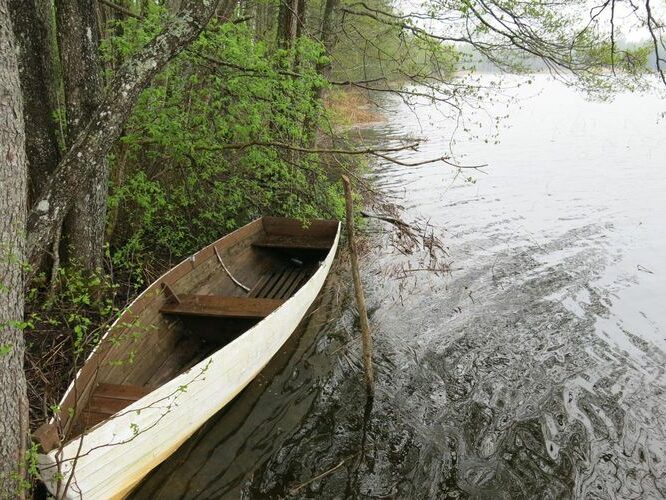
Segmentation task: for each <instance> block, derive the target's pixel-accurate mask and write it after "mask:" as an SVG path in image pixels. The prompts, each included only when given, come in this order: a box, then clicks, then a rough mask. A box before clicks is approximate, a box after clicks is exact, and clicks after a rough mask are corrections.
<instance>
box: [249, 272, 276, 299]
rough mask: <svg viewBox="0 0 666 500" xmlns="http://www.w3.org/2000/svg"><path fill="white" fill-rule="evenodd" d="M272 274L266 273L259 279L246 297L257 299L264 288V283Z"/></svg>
mask: <svg viewBox="0 0 666 500" xmlns="http://www.w3.org/2000/svg"><path fill="white" fill-rule="evenodd" d="M272 275H273V273H266V274H264V275H263V276H262V277H261V278H259V281H257V283H256V284H255V285H254V286H253V287H252V290H250V292H249V293H248V294H247V296H248V297H258V296H259V293H260V292H261V290H262V289H263V288H264V286H266V283H267V282H268V280H269V279H270V278H271V276H272Z"/></svg>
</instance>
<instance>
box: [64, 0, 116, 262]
mask: <svg viewBox="0 0 666 500" xmlns="http://www.w3.org/2000/svg"><path fill="white" fill-rule="evenodd" d="M56 19H57V25H58V41H59V42H60V59H61V63H62V69H63V85H64V90H65V106H66V109H67V146H68V147H69V146H71V145H72V143H73V142H74V140H75V139H76V138H77V137H78V135H79V134H80V133H81V131H82V130H83V129H84V128H85V125H86V124H87V123H88V121H89V120H90V119H91V118H92V117H93V114H94V112H95V111H96V110H97V107H98V106H99V105H100V103H101V101H102V97H103V90H104V83H103V80H102V67H101V65H100V61H99V40H100V36H99V31H98V26H97V13H96V11H95V2H94V1H93V0H57V1H56ZM108 179H109V164H108V161H107V159H106V158H101V159H100V161H99V163H98V168H97V169H95V170H92V171H90V172H88V175H87V177H86V178H85V179H83V182H82V183H81V189H80V191H79V192H78V193H75V198H74V202H73V205H72V208H71V210H70V212H69V214H68V215H67V218H66V219H65V225H64V231H63V239H64V248H65V255H66V259H67V260H68V261H72V260H75V261H77V262H79V263H80V264H82V265H83V267H84V268H85V269H87V270H89V271H92V270H94V269H96V268H100V267H101V266H102V256H103V248H104V224H105V222H106V205H107V193H108Z"/></svg>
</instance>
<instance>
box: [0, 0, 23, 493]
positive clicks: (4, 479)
mask: <svg viewBox="0 0 666 500" xmlns="http://www.w3.org/2000/svg"><path fill="white" fill-rule="evenodd" d="M26 191H27V167H26V154H25V129H24V123H23V102H22V98H21V88H20V83H19V69H18V63H17V60H16V43H15V39H14V34H13V31H12V23H11V19H10V16H9V8H8V4H7V0H0V436H2V438H1V439H0V498H16V497H17V496H19V497H21V496H22V495H21V494H20V492H19V491H18V489H17V488H18V486H19V485H18V478H19V477H20V476H21V474H22V467H21V462H22V459H23V457H24V454H25V444H26V438H27V431H28V402H27V393H26V382H25V375H24V372H23V353H24V340H23V332H22V331H21V329H20V328H18V326H17V323H18V322H20V321H23V271H22V263H23V260H24V250H25V220H26Z"/></svg>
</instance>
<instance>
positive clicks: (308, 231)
mask: <svg viewBox="0 0 666 500" xmlns="http://www.w3.org/2000/svg"><path fill="white" fill-rule="evenodd" d="M262 223H263V226H264V231H266V233H267V234H271V235H283V236H305V237H308V238H328V239H329V245H328V247H327V248H330V246H331V245H330V244H331V243H332V242H333V239H334V238H335V235H336V233H337V231H338V225H337V224H338V223H337V221H330V220H313V221H310V222H309V224H308V225H307V226H303V224H302V223H301V222H300V221H297V220H294V219H284V218H281V217H263V218H262Z"/></svg>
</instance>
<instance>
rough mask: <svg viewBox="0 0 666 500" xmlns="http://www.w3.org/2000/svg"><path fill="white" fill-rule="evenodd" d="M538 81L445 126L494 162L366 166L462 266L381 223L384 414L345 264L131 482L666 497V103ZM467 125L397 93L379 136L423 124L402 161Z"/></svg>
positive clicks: (233, 491) (207, 492)
mask: <svg viewBox="0 0 666 500" xmlns="http://www.w3.org/2000/svg"><path fill="white" fill-rule="evenodd" d="M484 78H488V79H491V78H492V77H484ZM530 79H531V80H532V84H531V85H523V86H521V87H519V88H515V89H513V90H509V91H507V93H509V94H513V95H515V96H517V97H518V98H519V100H518V102H513V103H508V105H509V108H506V105H507V103H506V102H504V101H502V100H500V101H499V102H498V101H494V102H493V103H492V104H489V107H488V108H485V109H484V110H479V111H477V112H475V113H473V114H472V115H469V116H470V117H471V118H470V119H469V121H468V122H466V123H465V124H463V125H462V126H460V127H459V128H458V130H459V132H458V133H457V134H455V135H453V138H454V142H453V150H454V152H455V153H456V154H457V159H459V161H460V162H463V163H465V164H479V163H487V164H488V167H486V168H485V169H484V172H485V173H482V172H478V171H467V170H465V171H463V173H462V174H456V173H455V172H454V171H453V170H452V169H451V168H449V167H446V166H442V165H441V164H427V165H421V166H417V167H405V166H400V165H395V164H391V163H380V164H378V165H377V166H376V167H375V169H374V170H373V173H372V177H373V178H374V181H375V183H376V184H377V185H379V186H381V187H382V188H383V189H384V190H385V191H386V192H388V193H389V194H390V195H391V197H392V198H391V199H392V200H393V201H395V202H396V203H399V204H400V205H402V206H403V207H404V214H405V217H406V218H411V219H417V218H419V219H421V220H427V221H428V224H429V225H428V227H429V228H431V230H432V231H434V234H435V235H439V236H440V239H441V242H442V244H443V246H444V247H445V250H446V252H447V254H446V256H445V257H442V258H440V259H439V261H438V266H440V267H442V266H443V265H445V266H446V267H448V269H449V271H448V272H445V273H438V274H434V273H432V272H422V271H418V270H417V269H419V268H422V267H426V266H430V265H432V262H430V261H429V259H428V255H429V254H428V252H427V251H416V252H415V253H414V254H412V255H407V256H405V255H402V254H401V253H399V252H398V251H397V250H396V249H395V248H394V246H393V244H392V243H393V239H392V238H393V237H392V236H391V235H390V234H378V235H374V236H373V237H372V238H371V241H373V242H374V243H375V245H374V247H373V248H371V249H370V250H369V252H368V253H367V254H366V255H365V257H364V259H363V262H364V266H365V267H364V280H365V282H366V287H367V290H366V296H367V300H368V305H369V309H370V315H371V318H370V319H371V323H372V325H373V334H374V337H375V348H376V352H375V361H376V370H377V373H376V378H377V390H376V393H377V394H376V398H375V402H374V405H373V407H372V408H371V410H370V411H369V412H366V411H365V409H364V395H363V387H362V376H361V371H360V366H361V361H360V353H359V349H360V347H359V344H360V342H359V341H358V339H357V338H355V336H356V333H355V332H356V331H357V330H356V326H357V325H356V317H355V312H354V306H353V304H352V303H350V300H349V292H348V290H349V279H348V277H346V276H344V275H340V274H336V275H334V276H333V277H332V279H331V280H330V282H329V283H328V285H327V288H326V291H325V293H324V296H323V299H322V304H321V305H320V307H319V308H318V309H317V310H316V311H315V313H314V314H313V315H312V316H311V317H310V318H309V320H308V321H307V322H306V324H305V325H304V328H302V330H301V331H300V332H298V334H297V335H295V336H294V337H292V339H291V340H290V342H289V345H288V346H286V347H285V349H283V351H281V353H280V355H279V356H278V357H277V358H276V359H275V360H274V361H273V362H272V363H271V365H269V367H267V369H266V370H265V371H264V372H263V373H262V375H261V376H260V377H259V378H258V379H257V380H256V381H255V382H253V383H252V384H251V385H250V386H249V388H248V389H247V390H246V391H244V392H243V393H242V394H241V395H240V396H239V397H238V398H237V399H236V400H235V401H234V402H233V404H232V405H230V406H229V407H228V408H226V409H225V410H223V411H222V412H221V413H220V414H219V415H218V416H217V417H215V418H214V419H212V420H211V421H210V422H209V423H208V424H207V425H206V426H205V427H204V428H203V429H202V430H201V431H199V432H198V433H197V434H196V435H195V436H194V437H193V438H192V439H190V441H188V442H187V443H186V444H185V445H183V447H182V448H181V449H180V450H179V451H178V452H177V453H176V454H175V455H174V456H173V457H171V458H170V459H169V460H168V461H167V462H165V463H164V464H163V465H162V466H161V467H160V468H158V469H157V470H156V471H154V472H153V473H152V474H151V475H150V476H149V477H148V478H147V479H146V481H145V482H144V483H143V484H142V485H141V486H140V487H139V488H138V489H137V491H136V492H135V494H134V497H135V498H157V497H159V498H222V497H225V498H238V497H243V498H277V497H286V496H290V495H293V496H297V497H320V496H324V497H338V498H343V497H356V496H367V497H374V498H386V497H398V498H467V497H472V498H622V499H626V498H663V497H666V281H665V278H666V121H664V120H663V119H662V120H661V121H660V117H661V114H662V113H663V112H664V111H665V110H666V100H665V99H663V97H661V98H660V97H657V96H655V95H634V94H626V95H619V96H617V97H616V98H615V99H614V100H613V101H612V102H610V103H599V102H589V101H586V100H585V99H584V97H583V96H581V95H579V94H577V93H576V92H575V91H573V90H571V89H568V88H566V87H564V86H562V85H561V84H559V83H556V82H553V81H551V80H550V79H549V78H548V77H546V76H536V77H530ZM526 81H527V77H525V78H521V79H516V80H514V83H515V82H522V83H525V82H526ZM507 109H508V112H509V116H508V117H507V118H506V119H504V120H503V121H502V122H501V123H500V126H499V128H497V129H496V128H494V127H495V126H494V120H493V119H492V116H494V115H495V114H505V113H507ZM490 125H492V129H491V128H490ZM463 128H469V129H471V130H472V137H469V136H468V134H467V133H465V132H462V131H461V130H462V129H463ZM453 131H454V127H453V122H452V121H451V120H450V119H447V118H446V117H445V116H444V115H443V114H442V113H440V112H439V111H438V110H437V109H435V108H434V107H433V106H432V105H430V104H426V103H423V104H422V105H420V106H418V107H417V108H416V109H409V108H408V107H407V106H406V105H405V104H404V103H402V102H399V101H391V102H390V103H389V104H388V113H387V121H386V123H383V124H380V125H377V126H375V127H374V128H373V129H372V130H368V131H366V135H367V136H368V137H370V138H374V140H376V141H378V142H381V143H383V144H388V145H391V144H398V143H399V139H398V138H399V137H403V136H405V135H411V136H418V137H423V138H426V139H427V142H426V143H425V144H424V145H423V146H422V147H421V148H420V150H419V151H418V152H415V151H405V152H401V153H400V156H399V157H400V159H401V160H402V161H405V162H419V161H421V160H425V159H429V158H432V157H436V156H441V155H442V154H443V153H445V152H446V151H448V148H449V146H450V145H451V144H452V142H451V139H452V134H453ZM477 131H478V132H477ZM489 131H491V132H492V133H491V135H489ZM495 140H499V143H497V144H495ZM486 141H487V142H486ZM370 229H372V230H373V231H375V232H376V230H378V229H380V226H379V225H378V224H373V225H372V226H371V228H370Z"/></svg>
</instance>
